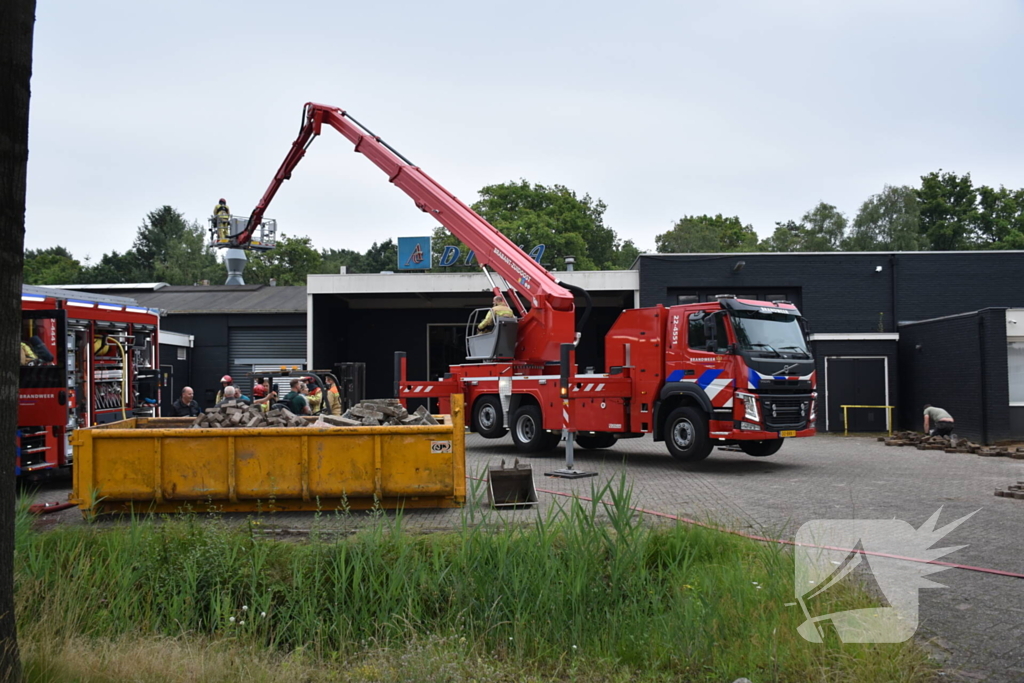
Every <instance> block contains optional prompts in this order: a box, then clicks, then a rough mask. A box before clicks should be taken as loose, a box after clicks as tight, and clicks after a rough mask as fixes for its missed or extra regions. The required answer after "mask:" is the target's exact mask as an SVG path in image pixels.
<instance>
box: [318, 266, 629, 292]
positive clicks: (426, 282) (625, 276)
mask: <svg viewBox="0 0 1024 683" xmlns="http://www.w3.org/2000/svg"><path fill="white" fill-rule="evenodd" d="M551 274H552V275H554V276H555V277H556V278H558V280H560V281H564V282H568V283H569V284H573V285H577V286H578V287H582V288H584V289H586V290H587V291H598V292H599V291H607V290H613V291H621V290H629V291H632V290H637V289H640V274H639V273H637V271H635V270H576V271H573V272H571V273H570V272H566V271H552V273H551ZM497 281H498V279H497V278H495V282H497ZM306 286H307V288H308V290H309V293H310V294H390V293H408V292H417V293H420V294H431V293H455V292H489V291H490V290H491V283H490V281H489V280H488V279H487V276H486V275H484V274H483V273H379V274H378V273H373V274H352V275H308V276H306Z"/></svg>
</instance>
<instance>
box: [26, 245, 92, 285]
mask: <svg viewBox="0 0 1024 683" xmlns="http://www.w3.org/2000/svg"><path fill="white" fill-rule="evenodd" d="M81 278H82V264H81V263H79V261H78V259H76V258H74V257H73V256H72V255H71V253H70V252H69V251H68V250H67V249H65V248H64V247H49V248H48V249H26V250H25V284H29V285H70V284H76V283H78V282H80V280H81Z"/></svg>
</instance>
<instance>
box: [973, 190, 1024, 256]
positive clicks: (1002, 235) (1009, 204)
mask: <svg viewBox="0 0 1024 683" xmlns="http://www.w3.org/2000/svg"><path fill="white" fill-rule="evenodd" d="M977 225H978V240H979V244H980V246H981V247H982V248H985V249H1024V190H1008V189H1006V188H1005V187H1000V188H999V189H998V190H994V189H992V188H991V187H988V186H985V185H982V186H981V187H979V188H978V223H977Z"/></svg>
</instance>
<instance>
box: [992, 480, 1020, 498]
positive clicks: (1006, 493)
mask: <svg viewBox="0 0 1024 683" xmlns="http://www.w3.org/2000/svg"><path fill="white" fill-rule="evenodd" d="M996 495H997V496H999V497H1000V498H1016V499H1017V500H1024V481H1018V482H1017V483H1016V484H1011V485H1010V486H1007V487H1006V488H1005V489H996Z"/></svg>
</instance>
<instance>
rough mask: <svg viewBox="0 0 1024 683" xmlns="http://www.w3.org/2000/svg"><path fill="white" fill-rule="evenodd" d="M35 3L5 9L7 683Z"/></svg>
mask: <svg viewBox="0 0 1024 683" xmlns="http://www.w3.org/2000/svg"><path fill="white" fill-rule="evenodd" d="M35 10H36V3H35V0H10V1H9V2H8V1H5V2H2V3H0V243H2V244H3V245H4V246H3V249H0V302H2V304H0V340H2V345H0V346H2V348H0V376H2V377H3V382H4V391H3V394H2V396H0V434H2V435H3V437H2V438H0V680H2V681H12V682H13V683H17V682H18V681H20V680H21V674H22V670H21V660H20V657H19V654H18V629H17V621H16V620H15V613H14V505H15V500H16V495H15V493H16V492H15V486H14V457H15V444H14V433H15V431H16V430H17V427H18V392H17V390H16V387H17V386H18V362H19V361H18V357H19V355H18V345H19V342H20V338H21V296H20V295H21V276H22V267H23V265H24V253H23V251H22V250H23V247H24V244H25V179H26V176H27V171H28V103H29V82H30V81H31V78H32V32H33V26H34V23H35V16H36V14H35Z"/></svg>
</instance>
